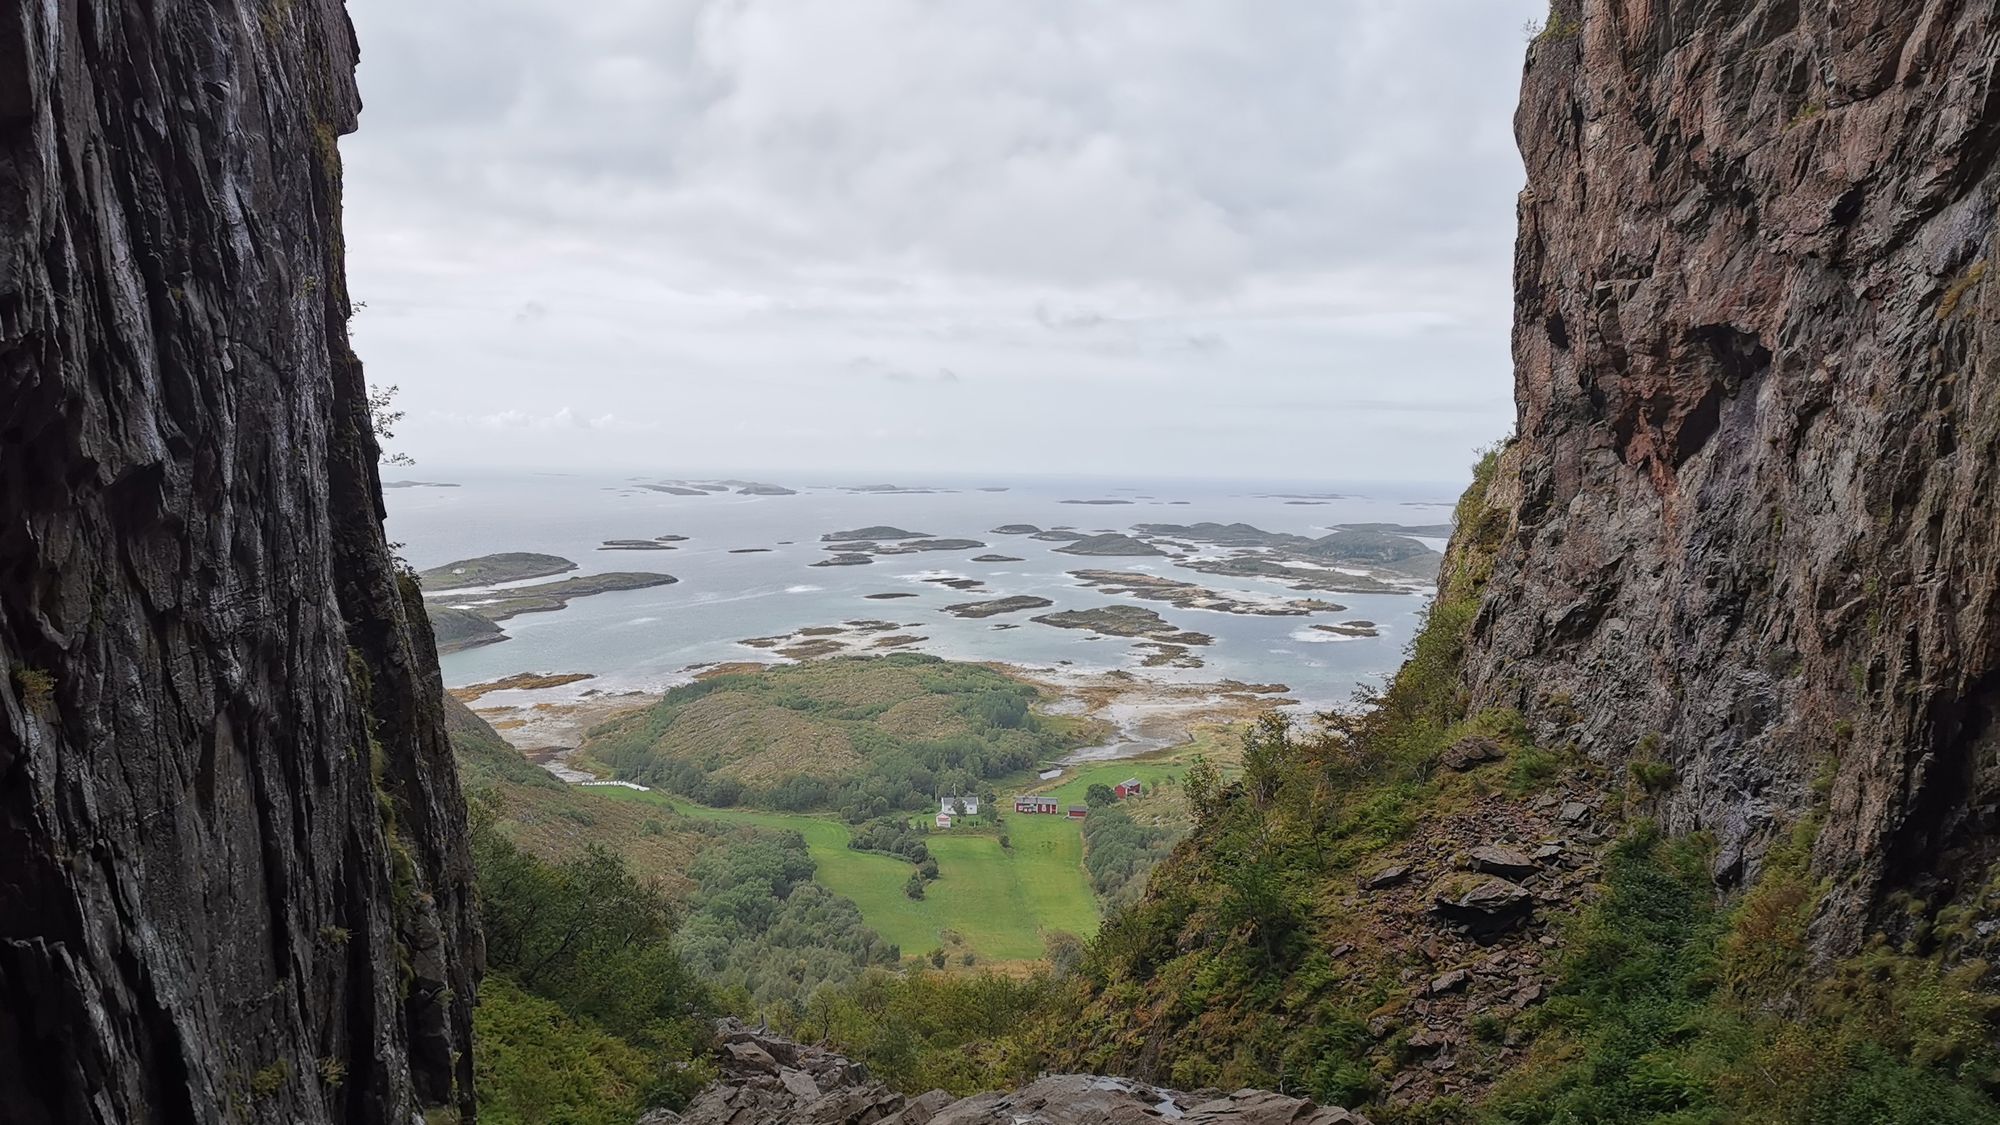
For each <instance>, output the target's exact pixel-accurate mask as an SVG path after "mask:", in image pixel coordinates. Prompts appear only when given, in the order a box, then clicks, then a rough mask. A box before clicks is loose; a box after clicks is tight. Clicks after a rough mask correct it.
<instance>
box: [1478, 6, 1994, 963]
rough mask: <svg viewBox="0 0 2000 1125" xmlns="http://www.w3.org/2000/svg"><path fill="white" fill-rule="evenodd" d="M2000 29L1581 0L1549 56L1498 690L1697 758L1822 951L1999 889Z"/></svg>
mask: <svg viewBox="0 0 2000 1125" xmlns="http://www.w3.org/2000/svg"><path fill="white" fill-rule="evenodd" d="M1996 43H2000V10H1996V8H1995V7H1994V6H1993V5H1992V4H1990V3H1981V2H1976V0H1855V2H1852V3H1843V4H1833V5H1824V4H1822V5H1807V4H1798V3H1793V2H1790V0H1581V2H1579V0H1557V3H1556V4H1555V6H1554V10H1553V11H1552V12H1551V15H1550V19H1549V23H1548V26H1547V29H1546V30H1545V31H1544V32H1543V34H1542V35H1541V36H1540V38H1539V39H1538V41H1537V42H1536V43H1535V45H1534V46H1533V47H1532V48H1531V50H1530V53H1529V60H1528V66H1527V73H1526V79H1525V82H1524V88H1523V94H1522V100H1521V107H1520V110H1519V114H1518V117H1517V128H1518V132H1519V136H1520V141H1521V148H1522V152H1523V154H1524V156H1525V158H1526V162H1527V168H1528V186H1527V189H1526V191H1525V192H1523V194H1522V196H1521V202H1520V224H1521V227H1520V237H1519V243H1518V248H1517V251H1516V261H1515V289H1516V318H1515V330H1514V350H1515V359H1516V399H1517V401H1518V404H1519V409H1520V427H1519V435H1518V440H1517V441H1516V442H1515V443H1514V444H1513V446H1512V447H1511V448H1510V449H1509V450H1508V451H1507V453H1506V456H1505V457H1504V459H1503V466H1502V474H1501V475H1502V484H1501V485H1500V486H1499V491H1501V492H1505V493H1507V494H1508V495H1509V497H1510V500H1511V508H1512V511H1511V520H1510V522H1511V526H1510V528H1509V534H1508V537H1507V541H1506V544H1505V546H1504V548H1503V549H1502V551H1501V553H1500V556H1499V561H1498V566H1497V568H1496V570H1495V573H1494V576H1493V582H1492V584H1491V586H1490V587H1489V596H1488V597H1487V599H1486V602H1485V606H1484V609H1483V611H1482V613H1481V615H1480V617H1479V620H1478V623H1477V625H1476V626H1475V628H1474V632H1473V640H1472V645H1471V651H1470V654H1469V656H1468V671H1467V676H1468V680H1469V684H1470V686H1471V688H1472V696H1473V703H1474V705H1475V706H1493V705H1500V706H1510V707H1515V708H1519V709H1520V710H1521V711H1523V712H1524V713H1526V714H1527V715H1528V716H1530V718H1531V719H1532V721H1533V724H1534V729H1535V733H1536V735H1537V737H1538V739H1539V740H1540V741H1542V742H1544V743H1546V744H1550V745H1555V744H1559V743H1562V742H1566V741H1569V740H1575V741H1577V742H1578V743H1579V744H1580V745H1581V746H1582V747H1583V748H1584V749H1585V750H1587V751H1588V752H1589V753H1590V754H1592V755H1593V756H1595V757H1597V758H1598V759H1600V760H1604V761H1608V762H1611V763H1613V764H1614V765H1619V766H1622V765H1623V763H1625V762H1627V761H1631V760H1638V759H1651V760H1655V761H1657V762H1658V763H1660V764H1662V765H1665V766H1670V767H1672V768H1674V769H1675V771H1676V774H1677V776H1678V778H1679V784H1678V787H1677V788H1676V789H1675V791H1674V792H1673V793H1672V794H1671V796H1670V798H1669V800H1668V801H1667V802H1666V806H1667V807H1666V810H1665V816H1666V820H1667V822H1668V825H1669V827H1670V828H1672V829H1673V830H1675V831H1679V832H1688V831H1695V830H1707V831H1712V832H1714V833H1715V834H1716V835H1717V836H1718V838H1719V839H1720V842H1721V848H1720V850H1719V852H1718V856H1717V859H1716V861H1715V862H1716V875H1717V877H1718V878H1719V879H1720V880H1721V881H1722V882H1723V883H1724V884H1725V885H1729V884H1732V883H1735V882H1738V881H1741V880H1743V879H1745V878H1747V877H1749V876H1751V875H1754V873H1755V869H1756V867H1757V865H1758V862H1759V860H1760V857H1761V855H1762V853H1763V851H1764V849H1765V848H1766V847H1767V846H1769V844H1770V843H1771V841H1772V840H1773V839H1774V838H1776V836H1777V835H1778V829H1779V828H1780V826H1781V825H1782V824H1783V823H1784V822H1786V821H1788V820H1792V819H1795V818H1796V817H1798V816H1799V815H1800V813H1801V811H1802V810H1803V809H1805V808H1806V807H1807V805H1808V804H1809V802H1810V801H1811V800H1812V798H1813V792H1812V791H1813V788H1814V784H1815V780H1816V779H1819V780H1820V781H1821V782H1822V784H1824V783H1825V782H1827V781H1829V780H1830V784H1831V793H1830V810H1829V813H1828V815H1827V817H1826V821H1825V826H1824V829H1823V831H1822V832H1821V833H1820V836H1819V840H1818V844H1817V849H1816V853H1815V864H1816V868H1817V869H1818V870H1819V871H1820V872H1821V873H1823V874H1824V875H1826V876H1828V877H1830V878H1831V879H1832V880H1833V881H1834V884H1835V885H1834V887H1833V889H1832V892H1831V893H1830V894H1829V895H1828V897H1827V899H1826V904H1825V907H1824V909H1823V910H1822V911H1821V914H1820V919H1819V923H1818V926H1817V932H1818V935H1819V943H1820V946H1821V948H1822V949H1823V950H1824V951H1828V952H1840V951H1845V950H1848V949H1852V948H1853V947H1854V946H1855V945H1856V943H1857V942H1858V941H1859V939H1860V936H1861V934H1862V933H1863V932H1864V930H1865V929H1866V928H1867V926H1868V925H1869V924H1870V923H1872V922H1880V921H1883V918H1881V917H1880V916H1879V915H1881V913H1882V912H1881V911H1880V909H1879V908H1880V906H1881V904H1882V903H1883V902H1884V900H1885V897H1886V895H1887V893H1888V892H1890V891H1913V892H1915V893H1916V894H1917V895H1918V896H1920V897H1926V898H1929V899H1931V900H1932V901H1933V903H1934V904H1935V903H1937V902H1940V901H1942V900H1944V899H1948V898H1950V897H1951V896H1952V895H1953V894H1955V893H1957V892H1958V891H1959V890H1960V889H1961V888H1962V887H1963V886H1965V885H1968V884H1970V883H1973V882H1977V881H1980V879H1981V874H1980V873H1981V870H1982V868H1983V867H1984V865H1985V864H1986V863H1987V862H1988V861H1989V860H1991V859H1992V858H1993V854H1994V846H1993V845H1994V841H1995V839H1996V838H2000V837H1996V835H1995V833H1994V829H1995V827H1996V825H1995V823H1994V816H1995V813H1994V808H1995V797H1996V796H2000V768H1996V751H2000V727H1996V725H1995V723H1994V721H1993V720H1994V717H1995V709H1996V708H2000V596H1997V595H2000V515H1996V506H1995V505H1996V499H1995V488H1996V480H1995V473H1996V468H1997V467H2000V367H1996V365H2000V327H1996V325H2000V318H1996V314H2000V289H1996V287H1995V285H1994V283H1993V279H1992V278H1991V277H1990V276H1989V275H1990V274H1992V272H1993V271H1991V270H1989V263H1990V262H1991V261H1992V259H1993V256H1994V254H1995V251H1996V249H2000V247H1996V245H1995V239H1994V232H1995V216H1996V206H2000V168H1996V165H1995V156H1996V153H2000V85H1996V80H1995V72H1996V61H1997V60H2000V47H1996Z"/></svg>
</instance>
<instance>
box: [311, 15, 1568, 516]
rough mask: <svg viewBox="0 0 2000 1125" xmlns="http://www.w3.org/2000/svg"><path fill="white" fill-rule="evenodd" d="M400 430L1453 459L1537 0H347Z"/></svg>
mask: <svg viewBox="0 0 2000 1125" xmlns="http://www.w3.org/2000/svg"><path fill="white" fill-rule="evenodd" d="M349 6H350V8H351V10H352V12H353V17H354V22H355V25H356V29H357V31H358V33H359V35H360V39H361V57H362V65H361V72H360V79H361V87H362V93H363V96H364V99H365V101H366V104H367V108H366V110H365V112H364V113H363V114H362V118H361V131H360V132H359V133H358V134H356V135H354V136H352V137H349V138H346V139H345V140H344V141H343V142H342V150H343V152H344V153H345V155H346V159H347V204H348V210H347V244H348V252H349V253H348V265H349V270H350V273H351V277H352V285H353V290H354V293H355V296H356V297H357V298H359V299H361V300H365V301H366V302H367V306H368V307H367V308H366V309H364V310H362V311H361V312H360V313H359V314H358V316H357V317H356V321H355V331H356V346H357V348H358V350H359V351H360V353H361V355H362V357H363V359H365V360H366V361H367V364H368V369H369V373H370V379H371V381H373V382H376V383H381V384H386V383H395V384H399V385H400V386H401V387H402V396H401V405H402V407H403V408H404V409H405V410H406V411H407V412H408V417H407V418H406V419H405V421H404V423H403V424H402V426H401V427H400V429H399V431H398V440H397V442H396V444H397V445H398V446H399V447H401V448H402V449H404V450H405V451H407V452H409V453H411V454H412V455H414V456H415V457H416V458H417V460H418V462H419V464H418V468H417V470H414V471H413V472H412V474H411V475H414V476H417V477H422V476H423V475H424V473H423V471H422V470H423V469H424V468H425V467H432V468H449V467H465V466H472V465H500V464H519V465H528V466H536V467H558V466H572V467H582V468H614V469H618V470H621V471H627V470H629V471H647V472H654V473H659V474H662V475H669V476H671V475H680V474H683V473H686V474H695V473H702V472H719V471H741V472H745V473H749V472H761V473H765V474H767V475H769V474H776V473H782V472H785V471H793V472H799V473H804V472H812V473H815V474H818V475H828V474H831V475H839V474H841V473H844V472H847V473H851V472H867V473H869V474H870V475H871V476H881V475H883V474H889V475H892V476H900V477H908V478H911V479H918V478H921V477H922V476H923V474H924V472H926V471H933V472H943V471H946V470H952V471H966V472H976V473H989V474H995V473H1007V472H1015V473H1026V472H1034V473H1044V474H1046V473H1083V474H1101V475H1118V476H1146V475H1153V474H1171V475H1175V476H1195V477H1260V478H1265V479H1288V480H1338V479H1349V480H1352V479H1417V480H1438V481H1449V480H1455V479H1459V478H1461V477H1462V476H1463V475H1464V472H1465V467H1466V466H1467V465H1468V464H1469V462H1470V460H1471V452H1470V451H1471V450H1472V449H1473V447H1475V446H1477V445H1481V444H1484V443H1486V442H1489V441H1491V440H1493V439H1495V438H1497V437H1500V436H1501V435H1503V434H1504V433H1505V432H1506V431H1507V430H1508V429H1509V428H1510V427H1511V424H1512V417H1513V409H1512V388H1511V375H1510V370H1509V359H1508V350H1507V327H1508V319H1509V315H1510V312H1511V305H1510V299H1509V277H1508V273H1509V263H1510V260H1511V253H1512V242H1513V224H1514V199H1515V195H1516V193H1517V192H1518V191H1519V189H1520V186H1521V183H1522V178H1523V177H1522V172H1521V166H1520V161H1519V158H1518V156H1517V155H1516V153H1515V149H1514V144H1513V138H1512V134H1511V124H1510V123H1511V118H1512V114H1513V106H1514V101H1515V97H1516V93H1517V89H1518V85H1519V79H1520V67H1521V58H1522V53H1523V50H1524V41H1523V36H1522V33H1521V26H1522V24H1523V23H1524V22H1525V21H1526V20H1527V19H1528V18H1530V17H1531V16H1534V15H1538V14H1540V13H1542V12H1544V11H1545V10H1546V8H1547V3H1546V0H1257V2H1246V0H1116V2H1113V0H476V2H475V0H423V2H421V3H415V2H412V0H350V3H349Z"/></svg>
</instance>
